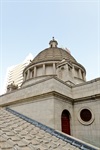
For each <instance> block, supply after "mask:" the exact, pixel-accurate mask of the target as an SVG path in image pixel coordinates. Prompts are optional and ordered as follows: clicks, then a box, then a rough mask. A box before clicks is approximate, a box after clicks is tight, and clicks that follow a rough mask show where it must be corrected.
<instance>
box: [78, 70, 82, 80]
mask: <svg viewBox="0 0 100 150" xmlns="http://www.w3.org/2000/svg"><path fill="white" fill-rule="evenodd" d="M79 78H80V79H82V72H81V69H79Z"/></svg>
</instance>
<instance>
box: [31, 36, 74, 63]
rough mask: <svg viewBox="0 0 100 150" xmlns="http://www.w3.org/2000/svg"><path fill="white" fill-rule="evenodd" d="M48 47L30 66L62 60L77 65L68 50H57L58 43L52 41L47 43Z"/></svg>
mask: <svg viewBox="0 0 100 150" xmlns="http://www.w3.org/2000/svg"><path fill="white" fill-rule="evenodd" d="M49 45H50V47H49V48H46V49H44V50H43V51H41V52H40V53H39V54H38V55H37V56H36V57H35V58H34V59H33V61H32V63H31V64H36V63H40V62H45V61H61V60H63V59H66V60H69V61H71V62H74V63H77V61H76V60H75V58H74V57H73V56H72V55H71V54H70V53H69V52H68V49H66V50H65V49H62V48H58V47H57V45H58V42H57V41H56V40H55V39H54V37H53V39H52V40H51V41H50V42H49Z"/></svg>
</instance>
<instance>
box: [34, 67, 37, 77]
mask: <svg viewBox="0 0 100 150" xmlns="http://www.w3.org/2000/svg"><path fill="white" fill-rule="evenodd" d="M36 76H37V75H36V66H35V67H34V77H36Z"/></svg>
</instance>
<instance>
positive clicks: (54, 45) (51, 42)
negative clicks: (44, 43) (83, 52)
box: [49, 37, 58, 48]
mask: <svg viewBox="0 0 100 150" xmlns="http://www.w3.org/2000/svg"><path fill="white" fill-rule="evenodd" d="M49 45H50V47H51V48H52V47H57V45H58V42H57V41H56V40H55V39H54V37H52V40H51V41H50V42H49Z"/></svg>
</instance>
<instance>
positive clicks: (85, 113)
mask: <svg viewBox="0 0 100 150" xmlns="http://www.w3.org/2000/svg"><path fill="white" fill-rule="evenodd" d="M80 117H81V119H82V120H83V121H86V122H87V121H90V120H91V118H92V114H91V112H90V110H88V109H83V110H81V112H80Z"/></svg>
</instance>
